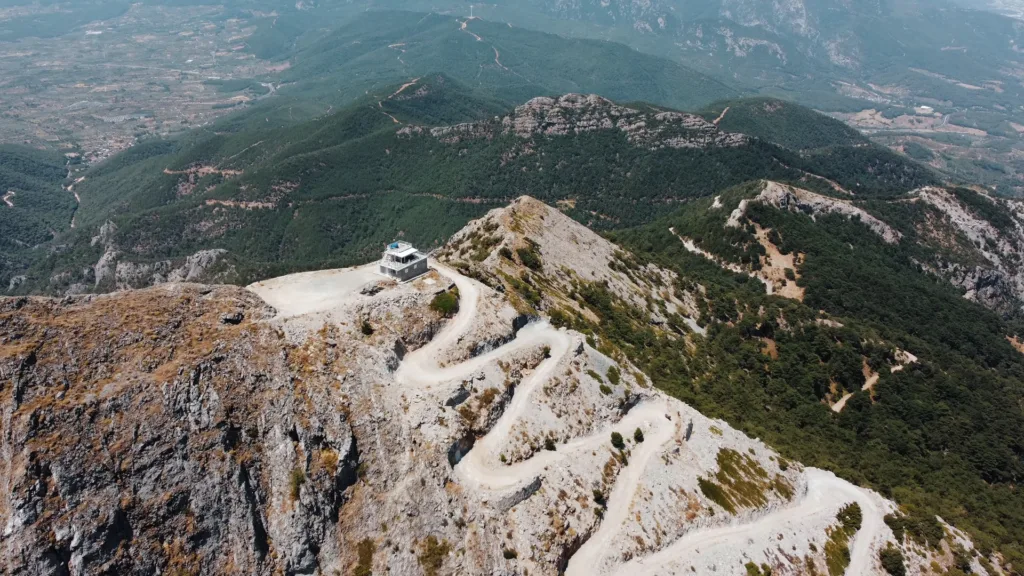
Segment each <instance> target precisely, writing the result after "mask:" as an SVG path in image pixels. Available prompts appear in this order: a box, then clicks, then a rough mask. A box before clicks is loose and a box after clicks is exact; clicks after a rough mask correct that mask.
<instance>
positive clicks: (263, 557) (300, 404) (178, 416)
mask: <svg viewBox="0 0 1024 576" xmlns="http://www.w3.org/2000/svg"><path fill="white" fill-rule="evenodd" d="M239 310H241V311H244V314H245V318H246V320H245V321H242V322H239V323H237V324H226V323H223V322H221V321H220V319H221V316H222V315H224V314H226V313H227V314H230V313H236V312H237V311H239ZM266 314H267V312H266V310H265V306H264V305H263V303H262V302H261V301H260V300H259V299H258V298H256V297H254V296H253V295H252V294H250V293H248V292H246V291H244V290H242V289H238V288H216V289H210V288H202V287H198V286H191V285H173V286H168V287H166V288H155V289H150V290H146V291H141V292H133V293H129V294H121V295H116V296H104V297H84V298H74V299H66V300H63V301H56V300H49V299H35V298H33V299H7V300H2V301H0V374H2V377H3V379H4V380H6V381H7V382H8V383H9V384H7V385H6V386H5V387H4V388H5V389H4V394H3V398H2V400H0V410H2V412H0V414H2V422H3V430H4V436H3V438H2V440H0V451H2V454H3V468H2V470H0V482H2V484H3V487H4V489H3V495H2V496H0V517H2V518H3V521H4V528H3V535H2V536H0V548H2V550H3V552H2V555H3V557H4V558H5V571H8V570H9V571H10V572H9V573H12V574H62V573H63V574H67V573H69V572H70V573H73V574H94V573H119V574H151V573H156V572H161V571H163V572H165V573H166V572H168V571H170V572H174V571H180V572H182V573H197V572H205V573H228V572H236V573H246V574H272V573H277V572H279V571H283V572H286V573H290V574H311V573H314V572H315V571H316V570H317V568H318V566H319V565H320V563H321V562H323V561H324V559H330V558H336V557H337V556H338V554H339V549H338V545H337V540H336V538H335V535H334V533H333V530H332V528H331V527H332V526H333V522H334V521H333V520H332V519H333V518H336V516H337V513H338V510H339V509H340V507H341V505H342V504H343V502H344V501H345V498H346V490H347V488H348V487H349V486H350V485H351V484H352V483H353V482H354V481H355V478H356V475H355V472H356V466H357V465H358V459H359V451H358V447H357V444H356V442H355V438H354V436H353V434H352V430H351V427H350V425H349V423H348V421H347V417H346V416H345V414H344V412H342V411H341V410H339V409H338V408H339V406H338V404H337V402H338V399H337V398H336V397H334V396H333V395H332V394H331V392H330V388H329V387H327V386H325V384H326V383H323V382H318V383H312V382H311V383H308V384H307V385H305V386H304V387H302V388H301V389H300V388H297V387H296V385H295V381H294V376H293V366H291V360H290V359H289V357H288V354H287V351H286V350H285V348H284V347H283V346H282V342H281V338H280V336H279V335H277V334H276V333H275V332H274V331H273V330H270V329H269V328H268V327H266V326H264V325H261V324H260V323H259V322H258V320H259V319H260V318H263V317H265V316H266ZM300 390H301V392H300Z"/></svg>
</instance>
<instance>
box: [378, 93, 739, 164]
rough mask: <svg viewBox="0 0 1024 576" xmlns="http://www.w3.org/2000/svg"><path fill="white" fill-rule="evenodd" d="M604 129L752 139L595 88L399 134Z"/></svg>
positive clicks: (667, 141)
mask: <svg viewBox="0 0 1024 576" xmlns="http://www.w3.org/2000/svg"><path fill="white" fill-rule="evenodd" d="M602 130H607V131H612V130H617V131H619V132H621V133H623V134H624V135H625V136H626V138H627V139H628V140H629V141H630V142H631V143H632V144H633V145H635V146H638V147H642V148H646V149H650V150H655V149H658V148H676V149H680V148H711V147H733V146H741V145H743V144H746V143H747V142H749V140H750V139H749V137H748V136H745V135H743V134H732V133H726V132H721V131H719V130H718V128H717V127H715V125H714V124H713V123H711V122H708V121H707V120H705V119H703V118H701V117H700V116H697V115H695V114H687V113H684V112H674V111H659V110H638V109H634V108H629V107H626V106H621V105H618V104H615V103H613V102H612V101H610V100H608V99H606V98H602V97H600V96H596V95H593V94H590V95H584V94H566V95H564V96H560V97H558V98H549V97H545V96H541V97H537V98H534V99H532V100H530V101H529V102H527V103H526V104H523V105H521V106H517V107H516V108H515V111H514V112H513V113H512V114H510V115H508V116H504V117H501V118H497V119H495V120H493V121H488V122H481V123H465V124H457V125H455V126H441V127H435V128H430V129H425V128H423V127H419V126H406V127H404V128H402V129H401V130H399V131H398V136H399V137H411V136H412V135H414V134H423V133H429V134H430V135H431V136H432V137H434V138H437V139H438V140H440V141H441V142H444V143H446V144H456V143H458V142H461V141H463V140H466V139H480V138H486V139H491V138H495V137H497V136H501V135H515V136H517V137H518V138H520V139H531V138H534V137H537V136H550V137H558V136H570V135H576V134H583V133H588V132H596V131H602Z"/></svg>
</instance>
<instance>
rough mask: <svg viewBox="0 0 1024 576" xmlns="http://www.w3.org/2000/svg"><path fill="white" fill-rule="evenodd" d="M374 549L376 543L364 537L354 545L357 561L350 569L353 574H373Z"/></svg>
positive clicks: (359, 575)
mask: <svg viewBox="0 0 1024 576" xmlns="http://www.w3.org/2000/svg"><path fill="white" fill-rule="evenodd" d="M376 551H377V545H376V544H374V543H373V540H371V539H369V538H364V539H362V540H360V541H359V544H357V545H356V555H357V557H358V563H357V564H356V567H355V570H353V571H352V574H353V576H370V575H371V574H373V553H374V552H376Z"/></svg>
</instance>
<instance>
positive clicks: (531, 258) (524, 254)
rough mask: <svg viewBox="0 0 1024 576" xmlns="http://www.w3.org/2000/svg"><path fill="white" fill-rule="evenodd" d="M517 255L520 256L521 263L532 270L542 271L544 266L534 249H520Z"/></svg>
mask: <svg viewBox="0 0 1024 576" xmlns="http://www.w3.org/2000/svg"><path fill="white" fill-rule="evenodd" d="M516 254H518V255H519V261H520V262H522V263H523V266H526V267H527V268H529V269H530V270H540V269H541V268H542V267H543V266H544V265H543V263H542V262H541V261H540V254H537V251H536V250H534V249H533V248H532V247H530V248H520V249H518V250H516Z"/></svg>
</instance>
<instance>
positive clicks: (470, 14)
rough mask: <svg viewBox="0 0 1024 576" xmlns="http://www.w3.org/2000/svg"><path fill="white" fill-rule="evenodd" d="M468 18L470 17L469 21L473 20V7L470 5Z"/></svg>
mask: <svg viewBox="0 0 1024 576" xmlns="http://www.w3.org/2000/svg"><path fill="white" fill-rule="evenodd" d="M469 17H470V19H472V18H473V5H472V4H470V5H469Z"/></svg>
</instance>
